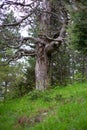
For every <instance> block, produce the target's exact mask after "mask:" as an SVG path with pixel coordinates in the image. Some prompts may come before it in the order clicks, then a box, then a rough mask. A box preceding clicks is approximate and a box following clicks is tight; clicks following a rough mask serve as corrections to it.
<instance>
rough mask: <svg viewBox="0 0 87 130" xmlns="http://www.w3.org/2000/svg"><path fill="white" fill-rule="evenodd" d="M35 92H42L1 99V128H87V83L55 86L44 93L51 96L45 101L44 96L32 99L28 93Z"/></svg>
mask: <svg viewBox="0 0 87 130" xmlns="http://www.w3.org/2000/svg"><path fill="white" fill-rule="evenodd" d="M32 93H33V94H32ZM36 93H39V95H40V92H31V93H30V94H28V95H25V96H24V97H22V98H18V99H14V100H10V101H7V102H5V103H0V122H1V123H0V129H1V130H5V129H6V130H12V129H16V130H28V129H30V130H47V129H49V130H73V129H76V130H86V129H87V117H86V115H87V102H86V101H87V83H81V84H74V85H70V86H67V87H62V88H58V87H55V88H54V89H50V90H49V91H48V90H46V91H45V92H43V93H42V94H41V95H43V96H44V95H45V96H46V95H47V96H48V97H51V98H52V99H53V100H51V101H44V100H43V96H40V97H39V98H37V99H36V100H34V101H33V100H30V99H29V97H32V95H34V94H35V95H37V94H36ZM60 95H62V96H60ZM55 97H56V98H57V99H58V100H55ZM59 97H61V98H63V100H60V99H61V98H60V99H59Z"/></svg>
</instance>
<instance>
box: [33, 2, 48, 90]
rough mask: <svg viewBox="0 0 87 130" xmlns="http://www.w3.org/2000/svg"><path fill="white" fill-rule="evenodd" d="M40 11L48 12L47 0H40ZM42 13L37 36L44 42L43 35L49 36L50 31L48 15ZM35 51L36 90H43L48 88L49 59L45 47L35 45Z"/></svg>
mask: <svg viewBox="0 0 87 130" xmlns="http://www.w3.org/2000/svg"><path fill="white" fill-rule="evenodd" d="M42 9H43V10H44V11H50V2H49V1H48V0H42ZM44 11H43V12H42V13H41V16H40V19H39V21H40V23H39V35H40V38H41V39H42V40H45V39H44V35H49V29H50V15H49V14H48V13H46V12H44ZM36 50H37V52H36V54H37V57H36V67H35V77H36V89H39V90H44V89H46V88H48V87H49V76H48V71H49V58H48V55H47V53H46V51H45V45H42V44H41V43H38V44H37V45H36Z"/></svg>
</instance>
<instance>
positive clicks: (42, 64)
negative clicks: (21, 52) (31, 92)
mask: <svg viewBox="0 0 87 130" xmlns="http://www.w3.org/2000/svg"><path fill="white" fill-rule="evenodd" d="M48 71H49V59H48V56H47V54H46V52H45V46H44V45H41V44H38V45H37V57H36V67H35V75H36V89H39V90H44V89H46V88H48V87H49V77H48Z"/></svg>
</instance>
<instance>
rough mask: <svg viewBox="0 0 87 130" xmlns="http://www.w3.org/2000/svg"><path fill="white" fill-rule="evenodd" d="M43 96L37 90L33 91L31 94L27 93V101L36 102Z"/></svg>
mask: <svg viewBox="0 0 87 130" xmlns="http://www.w3.org/2000/svg"><path fill="white" fill-rule="evenodd" d="M42 96H43V93H42V92H41V91H38V90H34V91H33V92H30V93H29V99H30V100H37V99H39V98H41V97H42Z"/></svg>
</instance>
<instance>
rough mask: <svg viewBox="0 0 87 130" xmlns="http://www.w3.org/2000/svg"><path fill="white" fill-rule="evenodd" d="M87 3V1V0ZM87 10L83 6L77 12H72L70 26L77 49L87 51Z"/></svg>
mask: <svg viewBox="0 0 87 130" xmlns="http://www.w3.org/2000/svg"><path fill="white" fill-rule="evenodd" d="M86 5H87V2H86ZM86 14H87V11H86V9H85V8H84V6H82V8H81V9H78V11H77V12H75V11H72V12H71V18H72V21H71V23H70V27H69V35H70V42H71V44H73V45H74V46H75V48H76V49H78V50H79V51H82V52H83V53H87V35H86V34H87V15H86Z"/></svg>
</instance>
